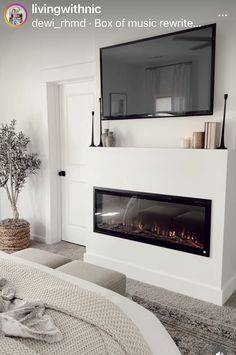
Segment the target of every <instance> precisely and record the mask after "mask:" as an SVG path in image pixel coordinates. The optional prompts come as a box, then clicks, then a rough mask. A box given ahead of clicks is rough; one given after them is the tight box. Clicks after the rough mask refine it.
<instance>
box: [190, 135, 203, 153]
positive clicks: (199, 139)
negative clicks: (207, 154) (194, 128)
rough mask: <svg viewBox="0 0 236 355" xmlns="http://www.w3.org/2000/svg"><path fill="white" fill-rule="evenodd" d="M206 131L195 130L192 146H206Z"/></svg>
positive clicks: (198, 147) (197, 147) (200, 147)
mask: <svg viewBox="0 0 236 355" xmlns="http://www.w3.org/2000/svg"><path fill="white" fill-rule="evenodd" d="M204 135H205V133H204V132H193V138H192V148H193V149H203V148H204Z"/></svg>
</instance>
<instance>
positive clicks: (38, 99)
mask: <svg viewBox="0 0 236 355" xmlns="http://www.w3.org/2000/svg"><path fill="white" fill-rule="evenodd" d="M22 2H23V3H25V4H26V6H27V5H28V2H27V1H26V0H24V1H22ZM37 3H38V4H43V3H44V1H43V0H39V1H37ZM48 3H49V2H48ZM63 3H65V2H64V1H61V0H60V1H59V0H58V1H56V0H55V1H54V0H51V1H50V4H63ZM81 3H83V2H82V1H81ZM100 3H101V5H103V16H104V18H106V19H109V18H113V17H114V18H119V17H121V18H123V17H125V18H130V19H131V18H136V19H138V18H149V17H152V18H155V19H157V20H163V19H174V18H177V19H181V18H188V19H193V20H196V22H198V23H202V24H207V23H213V22H215V21H217V26H218V29H217V48H216V50H217V52H216V53H217V55H216V90H215V114H214V116H213V117H212V116H208V117H198V118H188V117H187V118H184V119H182V118H178V119H149V120H132V121H115V122H113V123H111V122H110V123H106V124H104V127H105V125H108V126H110V128H112V129H114V131H115V133H116V134H117V142H118V143H119V144H121V145H124V146H127V145H129V146H148V147H157V146H160V147H175V146H179V142H180V137H181V136H183V135H186V134H191V132H192V131H193V130H202V129H203V124H204V122H205V121H206V120H220V119H221V117H222V105H223V94H224V93H225V92H228V93H229V104H228V113H227V130H226V131H227V132H226V142H227V144H228V146H229V147H233V146H234V141H235V123H236V121H235V120H236V90H235V80H234V78H235V74H236V73H235V57H236V53H235V52H236V49H235V45H234V43H235V38H234V34H235V29H236V28H235V19H234V18H232V17H231V16H233V15H232V14H233V13H234V12H235V3H234V2H232V1H230V0H228V1H224V4H223V5H224V6H223V8H222V1H220V0H216V1H214V4H212V1H211V0H205V1H201V2H200V1H195V0H191V1H189V0H188V1H186V0H166V1H165V2H163V1H161V0H155V1H153V0H147V1H141V0H140V1H134V0H128V1H126V2H125V3H122V6H121V4H120V2H118V1H115V0H112V1H111V0H109V1H108V0H101V1H100ZM3 8H4V5H3V4H1V5H0V10H1V13H2V11H3ZM225 9H227V10H228V13H229V15H230V16H229V17H228V18H227V19H220V18H218V17H217V13H218V12H219V11H220V12H221V11H223V10H225ZM0 30H1V36H0V44H1V48H3V50H2V51H1V56H0V121H1V122H7V121H9V120H10V119H11V118H15V119H16V120H17V122H18V128H19V129H23V130H24V132H25V133H26V134H28V135H29V136H30V137H31V138H32V150H33V151H35V152H38V153H39V154H40V157H41V159H42V162H43V164H42V169H41V172H40V173H39V175H38V176H37V177H33V178H31V179H30V181H29V184H28V185H27V187H26V188H25V190H24V191H23V192H22V195H21V197H20V200H19V209H20V214H21V216H22V217H24V218H26V219H28V220H29V221H30V222H31V226H32V233H33V234H35V235H39V236H42V237H46V234H49V233H50V216H49V210H50V208H49V202H50V201H49V199H48V196H49V189H50V186H49V166H48V165H49V152H48V122H47V116H46V114H45V105H46V101H45V100H46V93H45V87H44V86H43V85H42V70H44V69H46V68H55V67H64V66H69V65H72V64H75V63H83V62H87V61H93V60H96V63H97V79H98V80H97V96H98V97H99V96H100V90H99V86H100V85H99V63H98V48H99V47H100V46H104V45H110V44H116V43H119V42H124V41H128V40H132V39H139V38H143V37H148V36H149V35H158V34H159V33H161V32H170V30H169V29H165V30H159V29H142V28H137V29H129V30H128V29H120V30H119V29H115V30H111V29H107V30H101V29H97V30H96V31H95V32H94V33H93V32H92V31H84V30H65V31H58V32H57V31H54V30H36V29H35V30H32V29H31V28H30V24H29V23H28V25H27V26H26V27H24V28H22V29H20V30H14V29H11V28H7V26H6V25H5V24H4V22H3V21H1V23H0ZM1 195H2V199H1V211H2V216H1V217H2V218H5V217H9V213H10V210H9V206H8V203H7V201H6V199H5V194H4V193H1ZM48 224H49V226H48ZM47 237H48V240H49V239H50V236H49V235H47Z"/></svg>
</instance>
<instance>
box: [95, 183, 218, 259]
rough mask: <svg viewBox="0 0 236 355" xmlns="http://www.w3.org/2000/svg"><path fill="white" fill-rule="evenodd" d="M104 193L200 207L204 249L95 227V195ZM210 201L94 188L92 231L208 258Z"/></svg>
mask: <svg viewBox="0 0 236 355" xmlns="http://www.w3.org/2000/svg"><path fill="white" fill-rule="evenodd" d="M99 192H100V193H102V192H104V193H106V194H108V195H114V193H115V194H116V195H117V196H125V197H131V196H132V197H135V196H137V197H138V198H145V199H148V200H157V199H158V201H160V202H173V203H179V204H185V205H194V206H201V207H204V208H205V221H206V223H205V230H204V241H205V249H204V250H202V249H197V248H193V247H191V246H185V245H181V244H174V243H171V242H167V241H164V240H163V241H162V240H151V239H148V238H145V237H142V236H136V235H132V238H130V235H129V234H127V233H125V232H124V233H119V232H117V231H112V230H105V229H102V228H100V227H98V226H97V225H96V215H95V213H96V211H97V209H98V208H97V204H96V193H99ZM211 202H212V201H211V200H208V199H202V198H195V197H180V196H170V195H160V194H154V193H148V192H137V191H128V190H118V189H110V188H103V187H96V186H95V187H94V188H93V231H94V232H95V233H99V234H106V235H110V236H114V237H118V238H123V239H128V240H131V241H136V242H141V243H145V244H152V245H156V246H159V247H164V248H168V249H174V250H179V251H183V252H187V253H191V254H197V255H201V256H205V257H209V256H210V235H211Z"/></svg>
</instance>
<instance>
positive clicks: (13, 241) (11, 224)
mask: <svg viewBox="0 0 236 355" xmlns="http://www.w3.org/2000/svg"><path fill="white" fill-rule="evenodd" d="M29 242H30V224H29V222H27V221H25V220H23V219H20V220H17V221H14V220H12V219H6V220H4V221H1V222H0V250H21V249H25V248H28V247H29Z"/></svg>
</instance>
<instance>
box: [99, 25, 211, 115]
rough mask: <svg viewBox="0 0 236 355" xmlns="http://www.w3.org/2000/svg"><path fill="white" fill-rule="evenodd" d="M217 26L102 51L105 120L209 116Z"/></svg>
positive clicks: (180, 32)
mask: <svg viewBox="0 0 236 355" xmlns="http://www.w3.org/2000/svg"><path fill="white" fill-rule="evenodd" d="M215 32H216V25H215V24H212V25H207V26H202V27H197V28H194V29H189V30H185V31H178V32H172V33H170V34H165V35H161V36H158V37H151V38H146V39H143V40H138V41H134V42H129V43H123V44H118V45H115V46H110V47H105V48H101V49H100V60H101V93H102V103H103V117H104V119H127V118H148V117H166V116H167V117H168V116H174V117H176V116H193V115H211V114H213V97H214V64H215Z"/></svg>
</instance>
